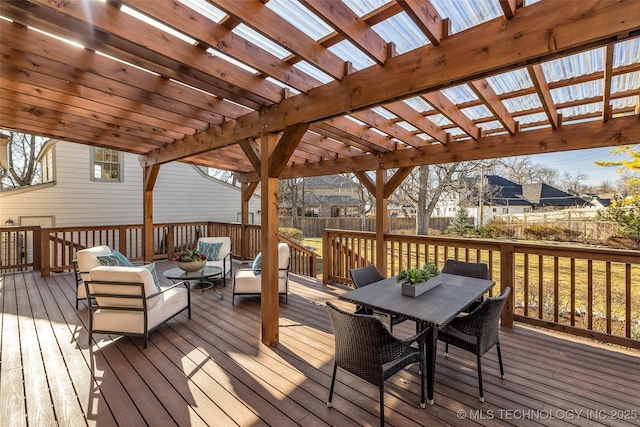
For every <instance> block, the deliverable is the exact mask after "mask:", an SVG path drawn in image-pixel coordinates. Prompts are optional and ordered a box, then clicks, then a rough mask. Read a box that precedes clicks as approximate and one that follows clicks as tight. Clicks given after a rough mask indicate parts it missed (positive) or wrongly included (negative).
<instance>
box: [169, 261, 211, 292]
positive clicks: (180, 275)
mask: <svg viewBox="0 0 640 427" xmlns="http://www.w3.org/2000/svg"><path fill="white" fill-rule="evenodd" d="M164 277H166V278H167V279H170V280H173V281H174V282H184V281H185V280H186V281H189V282H191V281H192V280H197V281H198V283H197V284H196V286H195V287H193V288H191V290H194V289H200V290H201V291H203V292H204V291H205V290H206V289H211V288H213V290H214V291H215V292H216V295H217V296H218V298H220V299H222V297H223V295H222V292H220V291H219V290H217V289H216V288H215V284H214V283H213V282H212V280H215V279H219V278H221V277H222V268H220V267H214V266H209V267H204V268H202V269H201V270H198V271H184V270H180V269H179V268H172V269H170V270H167V271H165V272H164ZM198 285H199V288H198Z"/></svg>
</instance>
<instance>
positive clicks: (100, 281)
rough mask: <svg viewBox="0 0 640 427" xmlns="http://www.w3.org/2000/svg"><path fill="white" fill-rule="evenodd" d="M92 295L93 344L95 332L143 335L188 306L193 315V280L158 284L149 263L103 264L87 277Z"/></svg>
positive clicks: (147, 334)
mask: <svg viewBox="0 0 640 427" xmlns="http://www.w3.org/2000/svg"><path fill="white" fill-rule="evenodd" d="M85 287H86V294H87V296H88V297H89V301H90V304H89V328H88V329H89V345H91V342H92V340H93V334H94V333H103V334H110V333H118V334H123V335H134V336H142V337H143V338H144V348H147V341H148V337H149V332H151V331H153V330H154V329H156V328H158V327H159V326H161V325H162V324H163V323H165V322H166V321H167V320H169V319H171V318H172V317H174V316H176V315H177V314H179V313H181V312H182V311H184V310H188V316H189V319H191V293H190V292H189V282H180V283H176V284H174V285H172V286H168V287H162V286H156V283H155V282H154V278H153V275H152V274H151V271H150V269H148V268H146V267H115V266H100V267H96V268H94V269H92V270H91V279H90V280H87V281H85Z"/></svg>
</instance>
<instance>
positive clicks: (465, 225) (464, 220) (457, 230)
mask: <svg viewBox="0 0 640 427" xmlns="http://www.w3.org/2000/svg"><path fill="white" fill-rule="evenodd" d="M472 228H473V226H472V225H471V224H470V223H469V215H468V214H467V211H466V209H462V208H460V209H458V210H457V211H456V216H454V217H453V218H452V219H451V222H450V223H449V226H448V227H447V228H446V229H445V230H444V233H445V234H453V235H457V236H464V235H465V234H467V233H468V232H469V230H470V229H472Z"/></svg>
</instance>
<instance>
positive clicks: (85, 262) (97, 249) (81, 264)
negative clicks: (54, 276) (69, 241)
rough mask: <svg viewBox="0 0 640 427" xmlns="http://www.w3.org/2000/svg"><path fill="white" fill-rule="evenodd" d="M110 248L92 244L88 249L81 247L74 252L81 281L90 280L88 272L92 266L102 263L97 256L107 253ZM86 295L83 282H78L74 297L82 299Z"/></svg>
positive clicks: (109, 251)
mask: <svg viewBox="0 0 640 427" xmlns="http://www.w3.org/2000/svg"><path fill="white" fill-rule="evenodd" d="M110 253H111V248H109V246H104V245H103V246H94V247H92V248H88V249H82V250H80V251H78V252H76V261H77V263H78V271H79V272H80V277H81V278H82V281H83V282H86V281H87V280H91V274H90V273H89V272H90V271H91V270H92V269H93V268H95V267H98V266H100V265H102V264H101V263H100V260H99V259H98V256H102V255H109V254H110ZM86 297H87V291H86V289H85V287H84V283H79V284H78V291H77V295H76V298H78V299H84V298H86Z"/></svg>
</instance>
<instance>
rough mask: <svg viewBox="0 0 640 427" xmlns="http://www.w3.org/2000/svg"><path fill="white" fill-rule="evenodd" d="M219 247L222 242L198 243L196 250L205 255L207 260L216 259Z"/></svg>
mask: <svg viewBox="0 0 640 427" xmlns="http://www.w3.org/2000/svg"><path fill="white" fill-rule="evenodd" d="M221 247H222V243H207V242H199V243H198V250H199V251H200V253H201V254H202V255H204V256H206V257H207V261H218V254H219V253H220V248H221Z"/></svg>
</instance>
